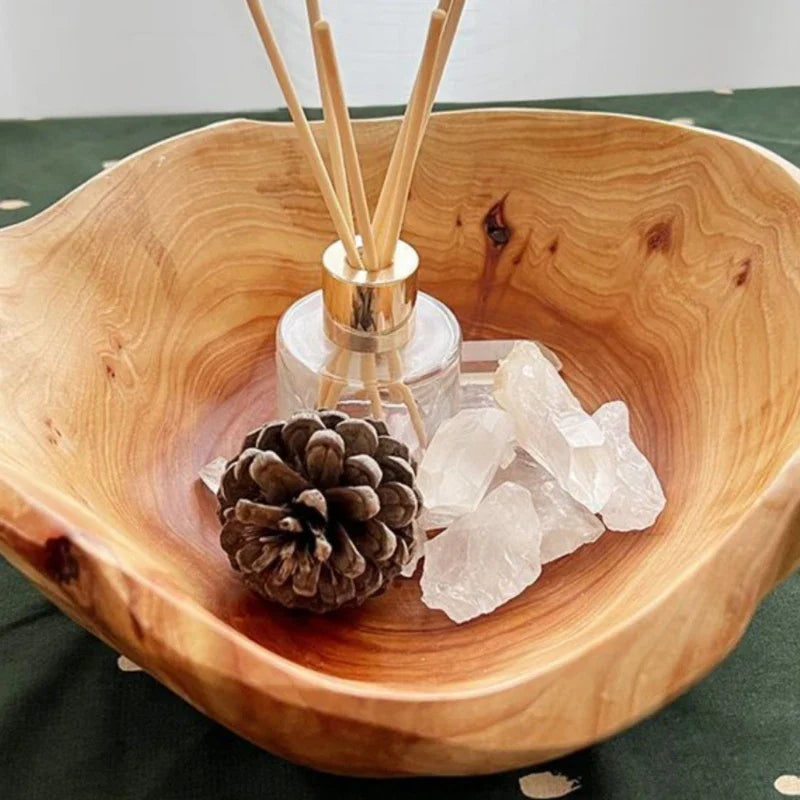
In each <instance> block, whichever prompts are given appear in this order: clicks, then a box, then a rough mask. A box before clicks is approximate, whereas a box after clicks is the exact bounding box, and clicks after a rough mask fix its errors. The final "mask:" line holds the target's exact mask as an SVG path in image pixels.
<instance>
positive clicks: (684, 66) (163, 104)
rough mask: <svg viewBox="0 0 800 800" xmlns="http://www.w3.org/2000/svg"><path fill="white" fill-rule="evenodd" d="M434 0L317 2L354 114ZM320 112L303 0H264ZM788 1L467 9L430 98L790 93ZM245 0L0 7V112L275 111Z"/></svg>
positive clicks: (603, 0) (544, 0) (478, 0)
mask: <svg viewBox="0 0 800 800" xmlns="http://www.w3.org/2000/svg"><path fill="white" fill-rule="evenodd" d="M434 6H435V0H323V11H324V13H325V14H326V15H327V16H328V18H329V19H330V20H331V23H332V25H333V30H334V34H335V36H336V40H337V44H338V49H339V52H340V58H341V61H342V67H343V71H344V75H345V80H346V87H347V91H348V101H349V103H350V104H351V105H369V104H388V103H401V102H404V100H405V98H406V95H407V92H408V88H409V85H410V82H411V80H412V76H413V74H414V71H415V67H416V62H417V58H418V54H419V51H420V49H421V47H422V42H423V37H424V31H425V27H426V25H427V18H428V13H429V11H430V10H431V9H432V8H433V7H434ZM265 7H266V8H267V11H268V13H269V14H270V16H271V19H272V21H273V25H274V27H275V30H276V33H277V35H278V36H279V38H280V41H281V43H282V46H283V48H284V53H285V56H286V59H287V62H288V63H289V66H290V68H291V70H292V73H293V75H294V77H295V80H296V83H297V85H298V89H299V90H300V93H301V95H302V97H303V100H304V102H305V103H307V104H308V105H318V104H319V102H318V99H317V94H316V89H315V80H314V76H313V64H312V59H311V54H310V44H309V39H308V31H307V29H306V26H305V3H304V2H303V0H265ZM799 35H800V0H467V8H466V11H465V14H464V18H463V21H462V25H461V30H460V35H459V38H458V39H457V41H456V44H455V47H454V49H453V55H452V58H451V61H450V66H449V68H448V72H447V74H446V75H445V79H444V81H443V85H442V90H441V92H440V95H439V99H441V100H458V101H477V100H514V99H538V98H546V97H570V96H572V97H574V96H581V95H608V94H627V93H645V92H658V91H683V90H691V89H708V88H719V87H735V88H744V87H752V86H767V85H788V84H800V47H799V46H798V36H799ZM265 63H266V62H265V59H264V56H263V54H262V51H261V46H260V43H259V41H258V39H257V37H256V34H255V31H254V30H253V28H252V24H251V22H250V19H249V16H248V14H247V10H246V7H245V3H244V0H0V117H2V118H15V117H24V118H36V117H53V116H81V115H93V114H129V113H149V112H185V111H246V110H252V109H264V108H272V107H276V106H279V105H283V102H282V100H281V98H280V95H279V93H278V90H277V87H276V85H275V83H274V81H273V79H272V77H271V75H270V74H269V72H268V70H267V68H266V66H265Z"/></svg>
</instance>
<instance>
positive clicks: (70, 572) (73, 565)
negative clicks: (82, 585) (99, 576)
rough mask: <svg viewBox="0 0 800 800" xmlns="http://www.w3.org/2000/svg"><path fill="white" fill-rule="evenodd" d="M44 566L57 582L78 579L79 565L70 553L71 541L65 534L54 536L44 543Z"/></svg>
mask: <svg viewBox="0 0 800 800" xmlns="http://www.w3.org/2000/svg"><path fill="white" fill-rule="evenodd" d="M44 568H45V571H46V572H47V574H48V575H49V576H50V577H51V578H52V579H53V580H54V581H56V582H57V583H70V582H71V581H75V580H77V579H78V577H79V575H80V566H79V564H78V561H77V559H76V558H75V556H74V555H72V542H70V540H69V539H68V538H67V537H66V536H55V537H52V538H50V539H48V540H47V541H46V542H45V543H44Z"/></svg>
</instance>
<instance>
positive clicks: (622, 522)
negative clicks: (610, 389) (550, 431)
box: [593, 400, 666, 531]
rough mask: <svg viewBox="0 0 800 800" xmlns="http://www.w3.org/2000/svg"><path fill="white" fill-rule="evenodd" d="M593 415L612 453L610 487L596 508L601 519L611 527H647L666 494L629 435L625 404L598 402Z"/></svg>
mask: <svg viewBox="0 0 800 800" xmlns="http://www.w3.org/2000/svg"><path fill="white" fill-rule="evenodd" d="M593 418H594V421H595V422H596V423H597V424H598V425H599V426H600V429H601V430H602V431H603V433H604V434H605V436H606V439H607V441H608V442H609V445H610V446H611V448H612V449H613V451H614V454H615V456H616V473H615V481H614V489H613V491H612V493H611V497H610V498H609V499H608V501H607V502H606V503H605V505H603V507H602V508H601V509H600V515H601V516H602V517H603V522H605V524H606V525H607V527H608V528H610V529H611V530H612V531H640V530H643V529H644V528H649V527H650V526H651V525H652V524H653V523H654V522H655V521H656V518H657V517H658V515H659V514H660V513H661V511H662V510H663V508H664V505H665V504H666V498H665V497H664V492H663V490H662V488H661V483H660V482H659V480H658V476H657V475H656V473H655V470H654V469H653V467H652V465H651V464H650V462H649V461H648V460H647V459H646V458H645V457H644V455H642V452H641V451H640V450H639V448H638V447H637V446H636V445H635V444H634V443H633V439H631V436H630V425H629V417H628V407H627V406H626V405H625V403H623V402H622V401H621V400H615V401H614V402H612V403H606V404H605V405H603V406H600V408H598V409H597V411H595V412H594V415H593Z"/></svg>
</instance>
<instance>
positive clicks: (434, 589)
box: [421, 483, 542, 622]
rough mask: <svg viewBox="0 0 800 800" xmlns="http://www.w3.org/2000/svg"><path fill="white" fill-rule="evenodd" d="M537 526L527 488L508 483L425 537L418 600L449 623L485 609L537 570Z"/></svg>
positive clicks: (517, 588) (494, 605) (522, 584)
mask: <svg viewBox="0 0 800 800" xmlns="http://www.w3.org/2000/svg"><path fill="white" fill-rule="evenodd" d="M540 544H541V531H540V529H539V520H538V517H537V515H536V509H535V508H534V507H533V502H532V500H531V496H530V493H529V492H528V490H527V489H523V488H522V487H521V486H516V485H515V484H513V483H503V484H501V485H500V486H498V487H497V488H496V489H494V490H493V491H492V492H490V494H489V495H487V497H486V498H485V499H484V500H483V502H482V503H481V504H480V505H479V506H478V508H477V509H476V510H475V511H473V512H472V513H470V514H467V515H466V516H463V517H461V519H459V520H458V521H457V522H454V523H453V524H452V525H451V526H450V527H449V528H448V529H447V530H446V531H445V532H444V533H440V534H439V535H438V536H436V537H435V538H434V539H431V541H429V542H428V545H427V548H426V552H425V563H424V566H423V570H422V581H421V586H422V602H423V603H425V605H426V606H428V607H429V608H438V609H441V610H442V611H444V612H445V613H446V614H447V616H448V617H450V619H452V620H453V621H454V622H466V621H467V620H470V619H473V618H474V617H477V616H480V615H481V614H488V613H489V612H490V611H493V610H494V609H495V608H497V607H498V606H501V605H502V604H503V603H506V602H508V601H509V600H510V599H511V598H512V597H516V596H517V595H518V594H519V593H520V592H522V591H524V590H525V589H526V588H527V587H528V586H530V585H531V584H532V583H533V582H534V581H535V580H536V579H537V578H538V577H539V575H540V574H541V571H542V564H541V561H540V559H539V547H540Z"/></svg>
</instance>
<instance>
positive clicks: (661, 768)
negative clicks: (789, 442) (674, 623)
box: [0, 88, 800, 800]
mask: <svg viewBox="0 0 800 800" xmlns="http://www.w3.org/2000/svg"><path fill="white" fill-rule="evenodd" d="M536 105H540V106H547V107H558V108H574V109H586V110H602V111H619V112H626V113H633V114H644V115H648V116H653V117H660V118H665V119H674V118H687V119H690V120H693V121H694V122H695V124H697V125H701V126H703V127H707V128H712V129H716V130H724V131H727V132H729V133H734V134H737V135H739V136H744V137H746V138H748V139H751V140H753V141H756V142H758V143H760V144H763V145H765V146H766V147H769V148H770V149H772V150H774V151H775V152H777V153H779V154H781V155H782V156H784V157H785V158H787V159H789V160H791V161H793V162H794V163H796V164H799V165H800V88H785V89H768V90H755V91H742V92H736V93H735V94H732V95H727V94H714V93H711V92H705V93H693V94H682V95H658V96H647V97H619V98H604V99H592V100H568V101H558V102H547V103H539V104H536ZM375 113H377V111H376V110H375V109H371V110H368V111H365V112H364V114H375ZM226 116H231V115H226ZM247 116H251V117H258V118H260V119H266V118H273V119H274V118H283V115H281V114H271V115H265V114H248V115H247ZM221 118H223V117H221V116H220V115H211V114H204V115H192V116H172V117H118V118H107V119H75V120H42V121H19V122H0V225H6V224H10V223H13V222H17V221H20V220H22V219H24V218H26V217H28V216H30V215H31V214H34V213H36V212H37V211H40V210H41V209H43V208H44V207H46V206H47V205H48V204H50V203H52V202H53V201H54V200H56V199H57V198H58V197H60V196H61V195H62V194H64V193H65V192H67V191H69V190H70V189H72V188H73V187H74V186H76V185H77V184H79V183H80V182H81V181H83V180H85V179H87V178H88V177H90V176H91V175H93V174H94V173H96V172H97V171H98V170H100V169H102V164H103V162H104V161H109V160H114V159H118V158H120V157H122V156H125V155H127V154H128V153H130V152H131V151H133V150H136V149H138V148H140V147H143V146H145V145H147V144H150V143H151V142H154V141H157V140H158V139H162V138H164V137H166V136H171V135H173V134H176V133H179V132H181V131H184V130H188V129H190V128H194V127H197V126H199V125H204V124H207V123H209V122H213V121H216V120H218V119H221ZM13 200H20V201H24V202H25V203H27V204H28V205H25V206H22V207H18V208H12V207H15V206H19V204H18V203H9V202H8V201H13ZM2 270H3V265H2V264H0V285H2ZM798 609H800V576H795V577H794V578H791V579H790V580H789V581H788V582H787V583H785V584H784V585H783V586H782V587H781V588H780V589H779V590H778V591H776V592H775V593H774V594H773V595H772V596H771V597H769V598H768V599H767V600H766V601H765V603H764V604H763V606H762V607H761V609H760V610H759V612H758V614H757V616H756V618H755V620H754V621H753V624H752V626H751V627H750V629H749V631H748V632H747V634H746V635H745V637H744V639H743V641H742V643H741V645H740V646H739V648H738V649H737V650H736V651H735V652H734V653H733V654H732V655H731V656H730V657H729V658H728V659H727V660H726V661H725V663H723V664H722V665H721V666H720V667H719V668H718V669H717V670H716V671H715V672H714V673H713V674H712V675H711V676H710V677H709V678H707V679H706V680H705V681H704V682H703V683H702V684H701V685H700V686H698V687H697V688H695V689H693V690H692V691H690V692H689V693H688V694H686V695H685V696H684V697H682V698H680V699H679V700H678V701H677V702H675V703H673V704H672V705H671V706H670V707H669V708H667V709H665V710H664V711H662V712H661V713H660V714H658V715H656V716H655V717H653V718H651V719H649V720H647V721H646V722H643V723H641V724H640V725H638V726H636V727H635V728H633V729H632V730H629V731H627V732H626V733H623V734H621V735H619V736H617V737H615V738H614V739H612V740H611V741H608V742H606V743H604V744H601V745H598V746H596V747H592V748H590V749H588V750H585V751H583V752H580V753H577V754H575V755H573V756H570V757H568V758H564V759H561V760H559V761H557V762H554V763H552V764H548V765H544V766H538V767H531V768H528V769H523V770H519V771H516V772H512V773H506V774H502V775H497V776H492V777H480V778H464V779H447V780H444V779H429V780H406V781H368V780H355V779H347V778H337V777H331V776H327V775H322V774H319V773H315V772H313V771H311V770H307V769H303V768H301V767H297V766H294V765H292V764H289V763H286V762H285V761H282V760H281V759H279V758H276V757H274V756H271V755H269V754H268V753H264V752H262V751H260V750H258V749H256V748H255V747H253V746H252V745H250V744H248V743H247V742H244V741H241V740H240V739H238V738H237V737H235V736H234V735H233V734H231V733H229V732H228V731H226V730H225V729H223V728H221V727H220V726H219V725H217V724H215V723H214V722H211V721H210V720H208V719H206V718H205V717H204V716H202V715H201V714H199V713H198V712H197V711H195V710H194V709H192V708H191V707H190V706H188V705H187V704H185V703H184V702H183V701H181V700H179V699H178V698H177V697H175V696H174V695H172V694H171V693H170V692H169V691H167V689H165V688H163V687H162V686H161V685H160V684H158V683H156V682H155V681H154V680H153V679H152V678H150V677H149V676H148V675H147V674H145V673H143V672H123V671H121V670H120V669H119V668H118V666H117V654H116V653H114V652H112V651H111V650H109V649H108V648H107V647H106V646H105V645H103V644H102V643H100V642H99V641H98V640H96V639H95V638H94V637H93V636H91V635H90V634H89V633H87V632H85V631H84V630H83V629H81V628H79V627H78V626H76V625H75V624H74V623H72V622H71V621H70V620H68V619H67V618H66V617H64V616H63V615H62V614H61V613H60V612H59V611H57V610H56V609H55V608H54V607H53V606H52V605H51V604H50V603H49V602H48V601H47V600H45V599H44V598H43V597H42V596H40V595H39V594H38V593H37V592H36V591H35V590H34V589H33V587H32V586H30V585H29V584H28V583H27V582H26V581H25V580H24V579H23V578H22V576H21V575H19V574H18V573H17V572H15V571H14V570H13V569H12V568H11V567H10V566H9V565H8V564H7V563H6V562H5V561H3V560H2V559H0V798H5V800H38V798H42V800H45V799H46V800H51V798H58V800H143V799H144V798H151V799H152V800H172V799H173V798H174V799H175V800H177V799H178V798H181V799H183V798H186V799H187V800H189V798H191V800H203V799H204V798H214V800H224V799H225V798H236V799H237V800H249V799H250V798H259V800H267V798H297V800H303V799H304V798H321V797H340V798H376V799H377V798H381V800H384V799H386V800H389V799H390V798H411V797H415V798H416V797H426V796H430V797H439V796H442V795H450V796H455V795H458V796H459V797H460V798H462V800H468V799H471V798H475V800H478V798H480V800H494V799H495V798H497V799H499V798H503V800H505V799H506V798H509V799H512V798H513V800H517V799H518V798H523V797H525V796H526V794H525V793H523V788H522V787H521V786H520V778H523V777H524V776H527V775H530V774H531V773H537V774H536V775H534V776H533V777H531V778H529V779H527V780H524V781H523V787H524V789H525V791H526V792H527V796H530V797H554V796H557V794H556V793H554V792H555V789H554V788H553V786H552V784H553V781H552V780H551V779H550V778H549V777H548V776H547V775H542V773H545V772H552V773H559V774H561V775H564V776H566V777H567V778H569V779H570V780H572V781H576V782H577V781H579V782H580V785H581V788H580V789H576V790H575V791H574V792H573V793H571V794H569V797H570V798H579V797H591V798H613V800H626V799H627V798H630V800H659V799H660V798H664V800H683V798H686V799H687V800H689V799H690V798H692V799H693V798H713V799H714V800H716V799H717V798H720V799H721V798H732V799H733V798H743V800H751V799H755V798H771V797H774V798H779V797H781V792H779V791H778V789H776V788H775V786H774V783H775V781H776V779H778V778H780V777H781V776H785V777H783V778H782V780H780V781H779V782H778V786H779V787H781V788H782V789H783V792H784V793H786V792H789V791H792V786H794V787H795V788H794V790H793V791H794V792H795V793H797V794H798V795H800V778H797V780H796V781H793V780H792V779H791V778H790V777H788V776H791V775H800V612H799V611H798ZM562 783H563V784H564V785H565V786H566V785H567V782H566V781H564V782H562Z"/></svg>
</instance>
